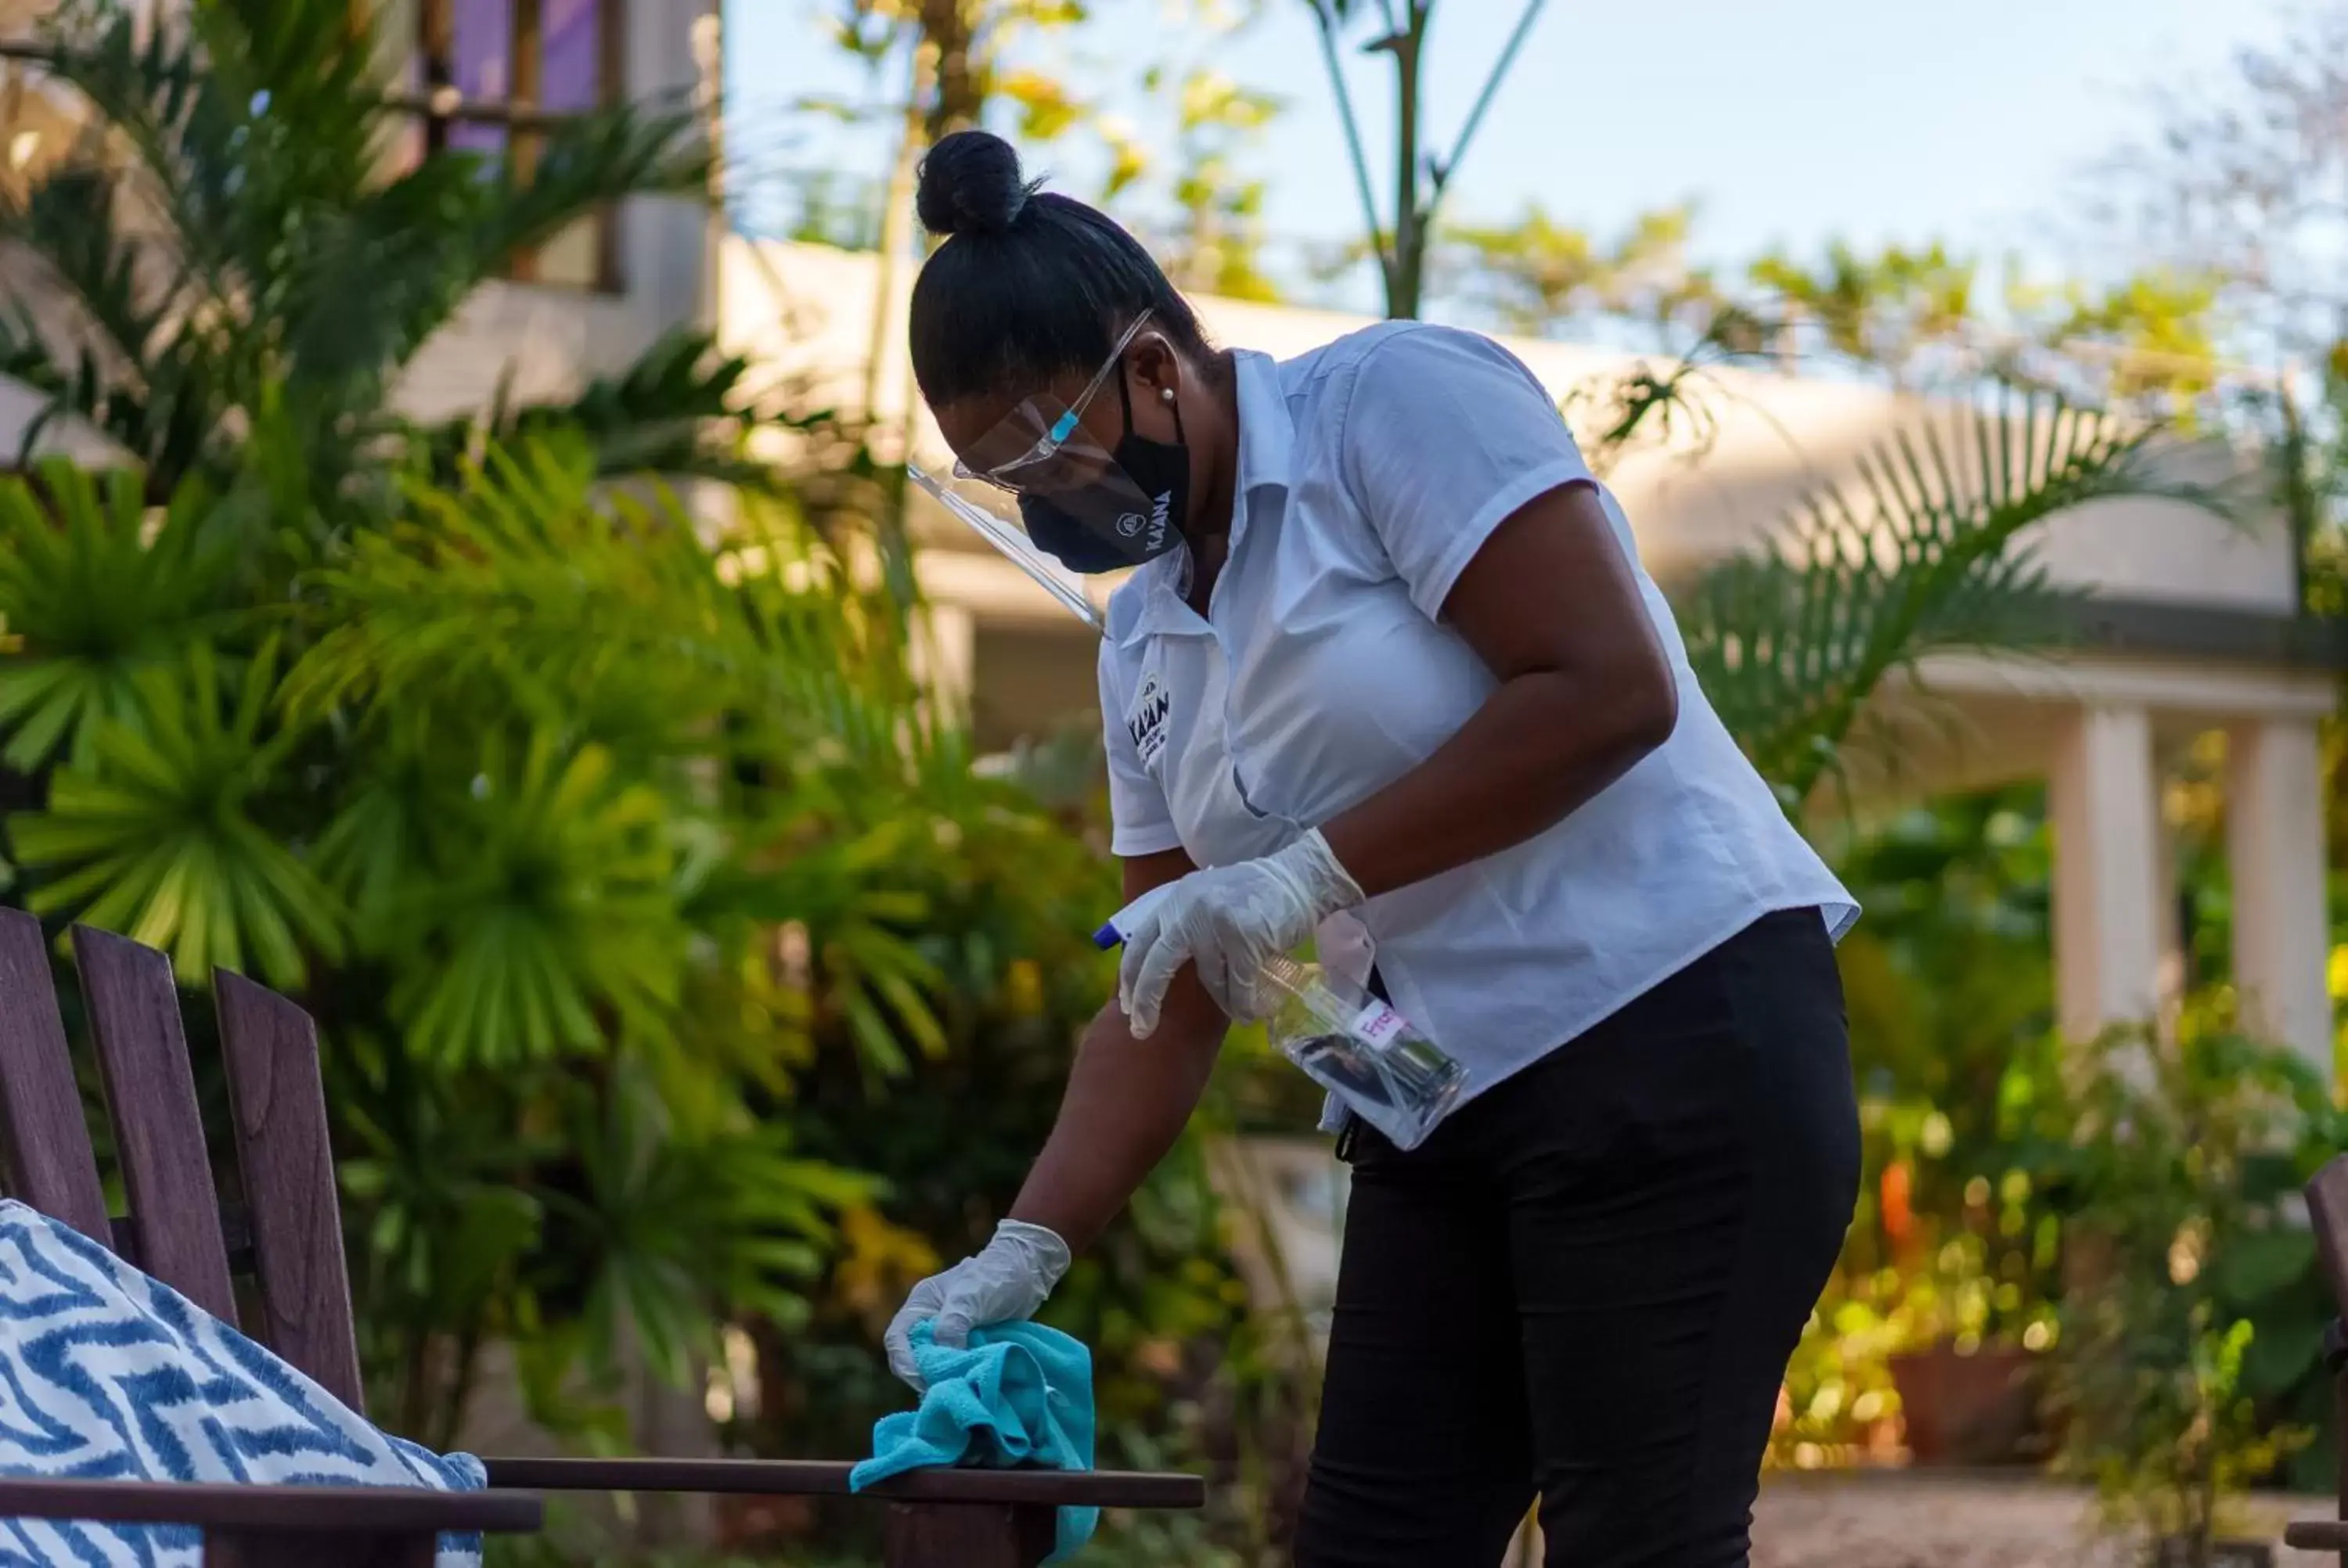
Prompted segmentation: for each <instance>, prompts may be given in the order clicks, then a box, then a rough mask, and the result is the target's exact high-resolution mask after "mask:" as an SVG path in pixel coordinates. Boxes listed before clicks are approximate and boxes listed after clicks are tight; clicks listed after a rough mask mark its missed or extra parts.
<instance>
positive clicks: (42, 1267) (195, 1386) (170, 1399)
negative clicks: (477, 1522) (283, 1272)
mask: <svg viewBox="0 0 2348 1568" xmlns="http://www.w3.org/2000/svg"><path fill="white" fill-rule="evenodd" d="M0 1473H5V1474H10V1475H36V1476H58V1477H72V1478H76V1479H93V1478H98V1479H119V1480H132V1481H245V1482H255V1483H260V1482H270V1483H283V1484H294V1485H312V1486H411V1487H429V1488H432V1489H434V1490H437V1491H471V1490H476V1489H478V1488H479V1487H480V1486H482V1485H483V1484H484V1482H485V1479H486V1478H485V1477H484V1475H483V1472H482V1469H481V1462H480V1460H477V1459H475V1458H473V1457H472V1456H471V1455H469V1454H454V1455H450V1456H448V1457H447V1458H443V1457H441V1456H440V1455H438V1454H435V1453H432V1452H430V1451H428V1450H425V1449H422V1448H418V1447H417V1445H416V1444H414V1443H411V1442H407V1441H405V1440H401V1439H398V1438H394V1437H389V1436H386V1434H385V1433H383V1432H381V1431H378V1430H376V1428H375V1427H373V1426H371V1425H369V1424H368V1423H367V1421H366V1419H363V1418H362V1417H360V1416H359V1415H357V1414H356V1413H355V1412H354V1411H352V1410H351V1409H348V1408H347V1407H345V1406H344V1405H343V1404H342V1403H340V1402H339V1401H338V1400H336V1399H335V1398H334V1397H333V1396H332V1395H330V1394H328V1393H327V1392H326V1391H325V1390H324V1389H321V1388H319V1387H318V1385H317V1384H315V1383H314V1382H312V1381H311V1380H310V1379H309V1378H305V1377H304V1376H303V1375H302V1374H301V1373H300V1372H297V1371H295V1370H294V1369H293V1368H292V1367H290V1366H288V1365H286V1363H284V1362H283V1361H282V1360H280V1359H278V1358H276V1357H275V1356H273V1355H272V1354H270V1353H269V1351H267V1350H266V1349H263V1348H262V1347H261V1346H259V1345H257V1344H255V1343H253V1342H252V1340H250V1339H248V1338H246V1337H244V1336H243V1335H242V1334H240V1333H238V1332H237V1331H236V1330H235V1329H233V1328H231V1327H228V1325H226V1324H224V1323H222V1322H221V1321H220V1320H219V1319H218V1318H216V1317H212V1316H211V1315H210V1314H209V1313H206V1312H204V1311H203V1310H201V1308H199V1307H195V1306H194V1305H193V1304H191V1302H190V1301H189V1300H188V1299H187V1298H186V1297H185V1296H181V1295H180V1293H179V1292H178V1291H176V1290H173V1289H172V1288H171V1287H170V1286H168V1285H164V1284H162V1283H161V1282H160V1281H158V1280H154V1279H150V1278H149V1277H148V1276H145V1275H143V1274H141V1273H139V1271H138V1270H137V1269H135V1268H132V1267H131V1266H129V1264H127V1263H124V1262H123V1261H122V1260H121V1259H120V1258H118V1257H116V1256H115V1255H113V1254H112V1253H110V1252H108V1251H107V1250H106V1249H105V1248H104V1247H101V1246H99V1245H97V1244H96V1243H94V1242H92V1241H90V1240H89V1239H88V1237H86V1236H84V1235H81V1234H80V1233H78V1232H77V1231H75V1230H74V1229H72V1228H71V1227H70V1226H67V1225H60V1224H58V1223H57V1222H56V1221H54V1220H52V1219H50V1218H49V1217H48V1216H47V1215H46V1214H40V1213H38V1212H37V1211H36V1210H33V1209H30V1208H27V1207H26V1206H25V1205H24V1204H19V1203H13V1202H0ZM201 1555H202V1540H201V1534H200V1532H197V1531H196V1530H194V1529H192V1528H190V1527H187V1526H181V1525H143V1524H142V1525H106V1524H98V1523H88V1524H84V1523H75V1522H50V1521H47V1520H32V1519H15V1520H0V1568H59V1565H62V1564H71V1565H73V1568H197V1565H198V1563H199V1561H200V1559H201ZM479 1562H480V1542H479V1537H478V1536H465V1537H458V1536H448V1537H444V1538H443V1539H442V1541H441V1542H440V1550H439V1555H438V1568H477V1565H478V1564H479Z"/></svg>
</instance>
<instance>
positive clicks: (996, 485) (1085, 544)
mask: <svg viewBox="0 0 2348 1568" xmlns="http://www.w3.org/2000/svg"><path fill="white" fill-rule="evenodd" d="M1148 323H1149V314H1148V312H1144V313H1142V314H1141V315H1140V316H1139V317H1138V318H1136V320H1135V321H1134V323H1133V324H1132V325H1130V326H1128V328H1127V329H1126V330H1125V332H1124V333H1123V335H1122V336H1120V337H1119V338H1118V339H1117V346H1116V347H1115V348H1114V349H1113V350H1111V351H1110V354H1109V357H1108V361H1107V364H1103V365H1102V366H1101V368H1100V369H1099V371H1098V372H1097V373H1096V374H1094V376H1093V378H1092V380H1091V382H1090V383H1088V384H1086V387H1085V389H1084V391H1083V392H1082V393H1081V394H1079V395H1078V396H1077V397H1076V401H1075V402H1074V403H1073V404H1068V403H1063V402H1061V401H1060V400H1059V399H1058V398H1056V397H1054V396H1052V395H1049V394H1043V395H1036V396H1034V397H1030V398H1027V399H1025V401H1023V402H1022V403H1020V404H1019V405H1018V406H1017V407H1015V408H1014V409H1013V410H1012V411H1011V412H1010V414H1009V415H1006V416H1005V417H1004V420H1003V421H1002V423H1000V424H999V425H996V426H995V427H994V429H993V430H990V431H989V432H987V433H986V435H985V436H982V437H981V438H980V439H978V440H977V441H974V442H973V443H972V444H971V445H970V446H968V447H967V448H966V449H965V450H964V452H963V456H962V458H961V460H960V461H958V462H957V463H955V465H954V466H953V473H952V474H951V475H940V474H937V473H933V472H932V471H931V470H929V469H926V468H923V467H922V466H920V465H918V464H909V465H908V466H907V471H908V473H909V474H910V476H911V478H912V480H913V482H914V483H915V484H917V485H919V486H920V487H922V489H923V490H925V491H927V492H928V493H929V494H930V495H931V496H932V497H935V498H936V499H937V500H938V501H939V502H940V503H941V504H942V505H943V506H944V507H945V508H946V509H947V510H948V511H950V512H952V513H953V515H954V516H955V517H957V518H960V519H962V521H963V523H965V524H967V525H968V526H969V527H971V528H973V529H975V530H976V531H977V532H978V533H979V535H980V536H981V537H982V538H984V539H985V540H986V541H987V542H988V543H989V544H991V545H993V546H994V548H996V549H998V550H1000V551H1001V552H1002V553H1003V554H1004V555H1005V556H1007V557H1008V558H1010V559H1011V560H1012V561H1013V562H1014V563H1015V564H1016V565H1018V566H1019V567H1020V568H1021V569H1023V570H1025V572H1026V573H1027V574H1028V575H1029V576H1030V577H1033V578H1035V579H1036V581H1038V582H1039V583H1042V584H1043V585H1044V587H1045V589H1047V590H1049V591H1050V592H1051V593H1052V595H1053V597H1055V598H1056V599H1058V600H1060V601H1061V602H1062V603H1063V604H1066V605H1067V606H1068V608H1069V609H1071V610H1076V613H1077V614H1079V615H1080V616H1082V617H1083V618H1084V619H1085V620H1087V621H1089V622H1092V623H1093V624H1095V625H1096V626H1097V625H1098V624H1099V616H1098V613H1097V611H1095V610H1093V609H1092V606H1091V601H1090V600H1087V599H1086V597H1085V595H1084V593H1083V591H1082V589H1080V588H1078V587H1077V586H1076V583H1075V582H1073V581H1072V580H1070V578H1071V574H1074V575H1077V576H1088V575H1092V574H1095V573H1099V572H1107V571H1117V570H1121V569H1125V568H1128V567H1133V566H1138V565H1140V564H1141V563H1142V562H1144V561H1147V560H1149V559H1153V558H1155V557H1158V556H1160V555H1164V554H1165V553H1166V552H1167V551H1169V550H1170V549H1172V548H1175V547H1176V546H1177V545H1179V544H1180V543H1181V539H1182V534H1181V527H1182V516H1183V506H1184V502H1185V500H1186V499H1187V497H1188V491H1189V475H1190V459H1189V448H1188V447H1187V446H1183V445H1181V444H1180V443H1179V442H1176V443H1167V442H1161V441H1151V440H1148V438H1146V437H1143V436H1138V435H1136V434H1135V433H1134V430H1133V412H1132V405H1131V401H1130V398H1131V394H1130V392H1129V391H1128V388H1127V386H1126V383H1125V378H1124V377H1123V376H1122V375H1120V374H1118V367H1119V366H1120V364H1122V363H1123V361H1124V358H1125V353H1126V350H1127V349H1128V348H1130V347H1131V346H1132V344H1133V341H1134V339H1135V338H1136V337H1138V335H1140V333H1141V331H1142V329H1143V328H1144V327H1146V326H1148ZM1113 375H1114V376H1117V395H1118V397H1119V399H1120V400H1121V401H1122V402H1123V403H1124V407H1125V422H1124V424H1125V434H1124V436H1123V437H1122V438H1121V439H1120V440H1119V441H1118V442H1117V446H1116V447H1115V448H1114V449H1107V448H1104V447H1103V446H1101V445H1100V443H1099V441H1098V439H1097V437H1095V436H1094V435H1093V434H1092V432H1090V431H1089V430H1087V429H1086V427H1085V426H1084V425H1083V424H1082V423H1081V421H1082V418H1083V415H1084V413H1085V410H1086V407H1088V406H1089V405H1091V403H1092V401H1093V400H1094V399H1095V398H1096V397H1098V396H1100V395H1102V394H1103V392H1104V391H1105V390H1106V388H1107V383H1108V380H1109V378H1110V377H1111V376H1113ZM1175 424H1176V429H1177V432H1178V434H1179V429H1180V424H1181V414H1180V411H1179V409H1177V410H1176V411H1175ZM1079 606H1081V607H1082V608H1079Z"/></svg>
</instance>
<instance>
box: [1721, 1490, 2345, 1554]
mask: <svg viewBox="0 0 2348 1568" xmlns="http://www.w3.org/2000/svg"><path fill="white" fill-rule="evenodd" d="M2244 1512H2245V1515H2246V1519H2247V1521H2248V1522H2249V1523H2250V1527H2251V1531H2252V1532H2256V1533H2258V1534H2261V1535H2263V1536H2264V1538H2265V1539H2268V1540H2270V1541H2272V1542H2276V1543H2277V1546H2276V1554H2275V1561H2276V1563H2277V1564H2278V1568H2313V1565H2314V1564H2317V1563H2336V1562H2337V1561H2338V1560H2337V1559H2336V1558H2334V1557H2332V1556H2328V1555H2325V1554H2323V1553H2298V1552H2291V1551H2286V1550H2284V1549H2283V1548H2282V1547H2281V1544H2280V1543H2281V1540H2282V1526H2283V1522H2284V1521H2286V1520H2289V1519H2292V1518H2307V1517H2313V1518H2327V1517H2330V1516H2331V1514H2332V1512H2333V1502H2332V1501H2331V1500H2330V1499H2328V1498H2324V1499H2307V1500H2296V1501H2295V1500H2292V1499H2289V1498H2259V1499H2257V1500H2255V1501H2252V1502H2251V1503H2250V1504H2248V1505H2247V1506H2246V1508H2245V1511H2244ZM2095 1527H2096V1513H2095V1508H2094V1505H2093V1502H2092V1501H2091V1500H2090V1499H2089V1498H2088V1497H2087V1496H2086V1495H2085V1493H2084V1492H2082V1491H2078V1490H2077V1489H2075V1488H2072V1487H2068V1486H2064V1485H2060V1484H2057V1483H2055V1482H2051V1481H2040V1480H2035V1479H2032V1478H2028V1477H2023V1478H2017V1479H2014V1480H2011V1481H2008V1480H2003V1479H1995V1478H1977V1477H1939V1476H1934V1477H1923V1476H1915V1475H1900V1474H1896V1473H1895V1474H1887V1475H1869V1476H1857V1477H1850V1476H1838V1477H1824V1476H1795V1477H1786V1478H1784V1479H1778V1478H1774V1477H1773V1478H1772V1479H1771V1480H1770V1481H1769V1482H1768V1483H1767V1484H1766V1485H1765V1486H1764V1487H1763V1488H1762V1492H1761V1501H1760V1503H1759V1505H1758V1506H1757V1507H1756V1509H1755V1510H1754V1529H1753V1565H1754V1568H2133V1560H2132V1559H2131V1558H2130V1557H2129V1555H2128V1554H2127V1553H2125V1552H2123V1551H2120V1550H2118V1549H2116V1547H2114V1546H2113V1544H2112V1543H2111V1542H2107V1541H2103V1540H2099V1539H2098V1538H2097V1536H2096V1528H2095Z"/></svg>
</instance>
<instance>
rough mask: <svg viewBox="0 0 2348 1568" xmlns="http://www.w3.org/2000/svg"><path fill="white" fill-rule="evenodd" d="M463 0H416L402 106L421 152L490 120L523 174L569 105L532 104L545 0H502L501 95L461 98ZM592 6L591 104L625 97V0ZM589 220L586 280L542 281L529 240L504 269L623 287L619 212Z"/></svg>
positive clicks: (526, 277) (611, 289) (596, 289)
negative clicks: (505, 65)
mask: <svg viewBox="0 0 2348 1568" xmlns="http://www.w3.org/2000/svg"><path fill="white" fill-rule="evenodd" d="M462 3H463V0H415V27H414V35H413V36H412V37H410V38H408V39H407V46H408V47H409V48H410V50H411V51H412V52H413V58H414V60H415V63H416V67H417V77H418V78H419V80H420V83H421V87H422V91H421V93H420V94H419V95H417V96H415V97H413V98H412V101H410V102H409V103H408V104H407V105H406V106H405V107H407V108H408V109H409V111H410V112H411V113H412V114H414V115H416V116H417V118H419V119H420V120H421V121H422V123H423V131H424V148H425V151H426V154H427V156H428V155H430V154H431V153H435V152H440V151H444V150H446V149H447V148H448V132H449V130H450V129H451V128H453V127H455V126H457V125H458V124H473V125H494V126H498V127H500V128H503V130H504V131H505V134H506V156H508V157H509V158H510V159H513V161H514V164H515V167H516V169H518V170H519V171H520V173H522V174H523V175H525V176H526V175H527V174H528V173H529V171H530V167H531V164H532V162H533V161H534V160H535V159H536V157H537V154H538V151H539V149H540V144H541V141H542V139H543V137H544V134H545V131H546V129H547V128H549V127H550V126H554V125H560V124H561V123H562V122H563V121H564V120H565V119H568V118H572V114H571V113H568V112H565V113H550V112H548V111H546V110H544V109H542V108H540V107H539V104H538V101H537V98H538V93H539V88H540V80H541V73H542V71H543V70H544V68H545V51H544V48H543V46H542V36H541V23H542V20H543V18H544V15H545V0H506V4H507V5H508V7H509V14H510V15H511V17H512V32H511V34H510V36H509V38H508V41H507V51H508V58H509V60H510V64H511V67H512V81H511V83H510V87H509V90H508V92H507V94H506V96H505V97H503V98H498V99H483V98H474V99H470V100H468V99H467V98H465V97H464V96H463V95H462V93H461V91H460V90H459V89H458V86H457V84H456V81H455V79H454V74H455V56H456V42H457V7H458V5H460V4H462ZM588 3H589V4H591V5H593V6H594V7H595V49H596V62H595V71H596V86H595V94H596V97H595V102H596V105H597V107H599V108H612V107H613V106H614V105H617V104H619V103H621V102H623V101H624V99H625V96H626V91H627V52H626V49H625V47H624V44H623V39H624V36H625V34H626V31H627V24H628V6H627V0H588ZM588 221H589V222H591V223H592V225H593V234H594V246H595V260H594V276H593V278H592V280H591V281H589V282H585V283H574V282H547V281H546V280H545V279H544V278H543V277H542V276H541V273H540V263H541V248H540V247H537V246H531V247H529V248H527V249H525V250H523V251H520V252H518V253H516V255H515V256H514V258H513V260H512V263H511V265H510V267H509V268H508V270H507V272H506V276H507V277H508V278H509V279H510V280H511V281H512V282H518V283H531V284H535V285H537V286H539V287H541V288H556V289H573V290H578V291H581V292H589V293H598V294H618V293H623V292H626V288H627V281H626V279H625V277H624V276H623V272H622V269H621V264H620V232H619V214H618V212H617V211H616V210H614V209H613V208H612V207H609V206H606V207H604V208H602V210H599V211H597V212H595V213H594V214H592V216H591V217H590V219H589V220H588Z"/></svg>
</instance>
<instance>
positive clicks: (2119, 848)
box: [2046, 706, 2173, 1040]
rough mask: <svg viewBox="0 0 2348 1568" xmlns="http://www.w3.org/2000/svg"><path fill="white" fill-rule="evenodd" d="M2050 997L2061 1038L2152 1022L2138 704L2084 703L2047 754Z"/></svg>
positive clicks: (2146, 728)
mask: <svg viewBox="0 0 2348 1568" xmlns="http://www.w3.org/2000/svg"><path fill="white" fill-rule="evenodd" d="M2046 793H2047V809H2048V815H2050V816H2051V817H2052V819H2053V822H2054V827H2055V1008H2056V1013H2057V1015H2058V1020H2059V1022H2060V1024H2061V1027H2062V1030H2063V1032H2064V1033H2065V1035H2066V1036H2068V1037H2069V1038H2071V1039H2073V1040H2092V1039H2094V1038H2095V1037H2096V1035H2097V1034H2099V1033H2100V1032H2102V1030H2104V1029H2106V1027H2108V1026H2110V1025H2112V1024H2118V1023H2135V1022H2143V1021H2145V1020H2150V1019H2153V1018H2154V1017H2156V1016H2157V1009H2158V1005H2159V999H2160V990H2159V977H2160V968H2161V963H2160V960H2161V930H2162V927H2163V924H2164V916H2165V910H2166V908H2167V904H2168V900H2169V899H2170V898H2171V897H2173V894H2172V892H2171V890H2170V889H2168V888H2167V887H2165V886H2162V885H2161V875H2160V867H2161V865H2162V856H2161V853H2160V802H2159V799H2158V797H2157V787H2156V781H2155V776H2154V768H2153V757H2152V723H2151V720H2150V718H2149V717H2148V716H2147V713H2146V712H2145V710H2144V709H2142V708H2140V707H2123V706H2111V707H2087V708H2082V709H2081V710H2079V711H2078V712H2077V713H2076V714H2075V715H2074V716H2073V717H2072V719H2071V722H2070V724H2069V726H2068V730H2067V733H2065V735H2064V736H2063V738H2062V740H2061V742H2060V743H2058V744H2057V745H2056V747H2055V759H2054V765H2053V767H2052V769H2051V770H2050V772H2049V775H2048V778H2047V791H2046Z"/></svg>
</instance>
